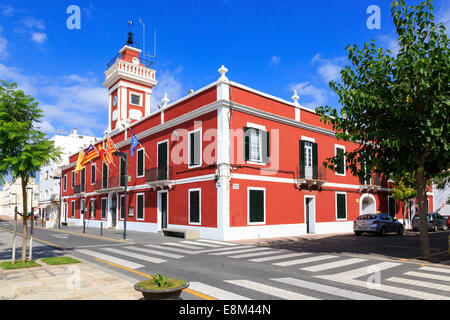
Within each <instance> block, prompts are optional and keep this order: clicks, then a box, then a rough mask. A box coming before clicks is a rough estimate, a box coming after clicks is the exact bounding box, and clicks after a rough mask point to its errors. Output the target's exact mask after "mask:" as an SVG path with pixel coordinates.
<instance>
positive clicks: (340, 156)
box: [335, 146, 345, 175]
mask: <svg viewBox="0 0 450 320" xmlns="http://www.w3.org/2000/svg"><path fill="white" fill-rule="evenodd" d="M335 152H336V157H337V161H338V162H337V164H336V171H335V172H336V173H337V174H342V175H344V174H345V156H344V153H345V149H344V148H342V147H338V146H336V147H335Z"/></svg>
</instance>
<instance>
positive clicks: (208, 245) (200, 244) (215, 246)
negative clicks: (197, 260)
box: [181, 240, 220, 249]
mask: <svg viewBox="0 0 450 320" xmlns="http://www.w3.org/2000/svg"><path fill="white" fill-rule="evenodd" d="M181 242H182V243H184V244H188V245H190V244H193V245H195V246H200V248H202V247H210V248H220V246H218V245H217V244H210V243H201V242H195V241H189V240H185V241H181ZM202 249H203V248H202Z"/></svg>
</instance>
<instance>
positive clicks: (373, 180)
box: [359, 174, 381, 192]
mask: <svg viewBox="0 0 450 320" xmlns="http://www.w3.org/2000/svg"><path fill="white" fill-rule="evenodd" d="M360 184H361V185H360V186H359V191H361V192H372V191H377V190H378V189H380V188H381V178H380V176H379V175H378V174H372V176H371V177H370V178H368V179H365V180H360Z"/></svg>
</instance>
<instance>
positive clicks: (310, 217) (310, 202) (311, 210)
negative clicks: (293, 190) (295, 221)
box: [304, 196, 316, 233]
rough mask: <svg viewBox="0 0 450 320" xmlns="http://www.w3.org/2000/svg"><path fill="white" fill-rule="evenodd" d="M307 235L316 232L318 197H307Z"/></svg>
mask: <svg viewBox="0 0 450 320" xmlns="http://www.w3.org/2000/svg"><path fill="white" fill-rule="evenodd" d="M304 204H305V224H306V233H315V232H316V197H315V196H305V203H304Z"/></svg>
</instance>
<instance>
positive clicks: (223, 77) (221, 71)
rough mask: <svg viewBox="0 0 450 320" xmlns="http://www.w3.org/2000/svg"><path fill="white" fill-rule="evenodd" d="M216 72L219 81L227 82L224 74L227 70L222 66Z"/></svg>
mask: <svg viewBox="0 0 450 320" xmlns="http://www.w3.org/2000/svg"><path fill="white" fill-rule="evenodd" d="M217 71H219V73H220V78H219V80H228V78H227V77H226V76H225V74H226V73H227V72H228V69H227V68H225V66H224V65H222V66H221V67H220V69H219V70H217Z"/></svg>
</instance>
